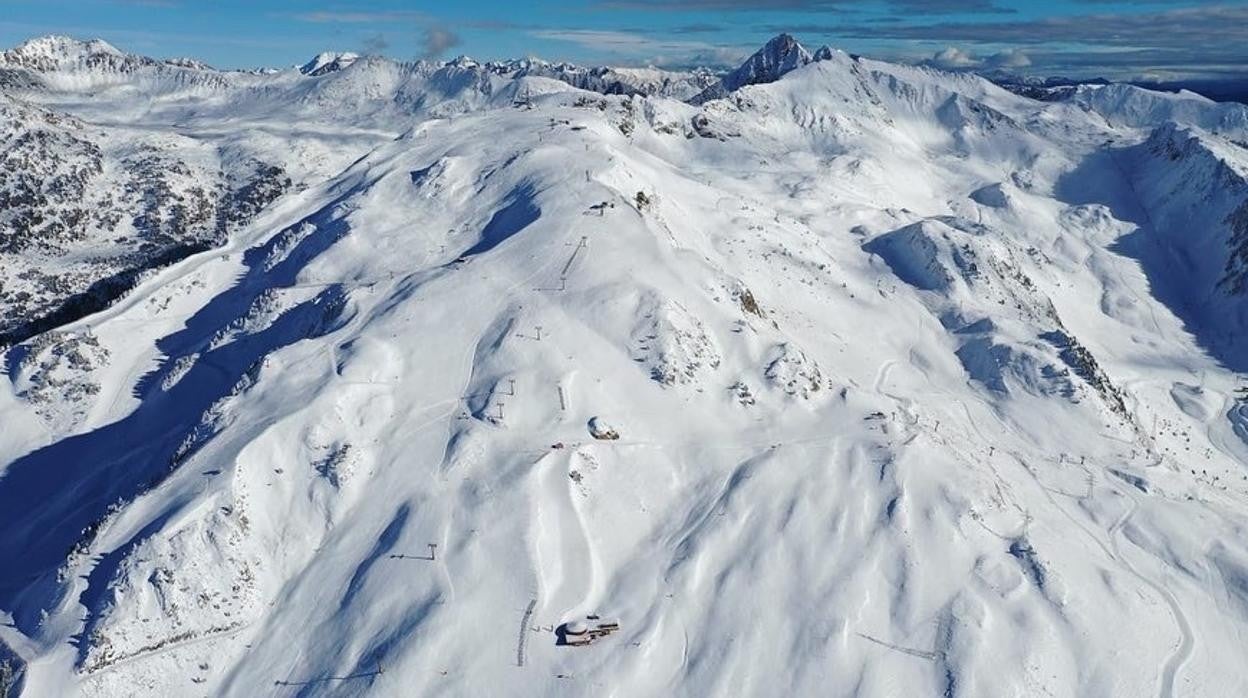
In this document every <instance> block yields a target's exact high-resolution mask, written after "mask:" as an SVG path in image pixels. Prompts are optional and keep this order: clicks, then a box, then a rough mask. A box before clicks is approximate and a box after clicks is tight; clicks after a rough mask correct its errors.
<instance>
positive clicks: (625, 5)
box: [598, 0, 1014, 14]
mask: <svg viewBox="0 0 1248 698" xmlns="http://www.w3.org/2000/svg"><path fill="white" fill-rule="evenodd" d="M598 4H599V5H600V6H602V7H606V8H615V9H629V10H639V9H641V10H668V11H675V12H696V11H718V12H752V11H787V12H812V13H814V12H818V13H828V12H855V11H858V10H860V9H862V2H861V1H860V0H599V2H598ZM883 4H885V5H887V6H891V7H892V8H894V9H897V10H902V11H907V12H922V13H926V14H952V13H964V14H999V13H1010V12H1014V10H1013V9H1011V8H1009V7H1004V6H1002V5H999V4H997V2H996V0H883Z"/></svg>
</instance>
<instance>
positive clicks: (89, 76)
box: [0, 37, 1248, 696]
mask: <svg viewBox="0 0 1248 698" xmlns="http://www.w3.org/2000/svg"><path fill="white" fill-rule="evenodd" d="M59 41H60V40H55V39H49V40H35V41H32V42H30V43H28V44H26V45H24V46H23V47H21V48H19V49H16V50H14V51H10V52H8V53H5V54H3V56H4V57H3V60H0V75H4V76H7V77H5V78H4V80H3V81H0V84H2V85H4V87H3V88H0V89H2V90H3V101H2V102H0V108H3V109H4V114H5V119H4V125H3V126H2V127H0V128H3V130H2V131H0V148H2V149H3V150H0V157H2V158H3V159H2V160H0V163H2V164H3V165H4V168H3V169H0V177H3V179H0V196H7V197H8V198H7V199H4V201H5V202H6V204H5V206H4V209H3V211H0V225H3V227H2V228H0V240H3V241H4V243H5V248H4V250H3V251H0V255H4V256H3V257H0V274H2V275H3V276H2V277H0V278H2V281H3V283H4V284H5V286H4V289H6V292H7V290H8V289H15V288H18V285H21V284H29V285H30V288H32V289H37V290H38V291H39V293H41V294H43V295H42V296H40V298H42V300H39V302H40V303H53V302H54V301H53V300H50V299H55V298H64V297H68V295H67V294H70V293H71V292H70V291H64V292H63V293H62V290H61V288H62V287H61V284H62V281H61V279H62V278H64V279H67V280H69V281H65V282H64V283H66V284H70V285H72V284H73V283H86V282H87V281H89V279H87V278H86V277H82V278H81V280H79V279H80V277H81V274H83V273H84V272H83V271H82V270H84V269H93V268H94V266H92V265H96V264H105V265H107V264H111V265H112V266H110V267H109V268H108V270H106V271H102V272H101V274H103V275H104V276H103V277H101V278H104V277H108V276H109V275H112V274H114V273H115V272H116V270H117V269H119V268H122V267H123V266H124V267H125V268H131V267H133V266H135V265H138V266H141V267H142V270H141V271H139V272H136V273H135V274H133V275H132V277H128V279H127V283H126V284H125V286H124V288H123V289H122V290H121V291H120V292H118V294H116V297H111V296H110V297H109V298H108V302H107V304H100V305H107V307H89V308H85V309H82V308H79V310H80V311H81V312H78V313H73V314H69V315H63V316H58V317H54V318H53V321H49V324H48V326H47V327H42V326H41V327H37V328H36V329H35V331H33V332H32V333H31V336H29V337H24V338H21V340H20V341H18V342H17V343H16V344H15V345H13V346H11V347H7V348H6V349H5V350H4V351H3V353H0V366H3V368H4V377H5V378H6V379H7V380H6V381H4V384H3V385H4V388H3V389H0V424H3V425H4V428H3V429H0V560H4V561H5V564H4V565H0V613H2V614H3V616H4V622H3V623H0V689H3V688H5V687H7V688H14V687H16V688H17V689H18V690H19V691H20V694H21V695H24V696H61V695H87V696H113V695H135V694H138V695H214V696H218V695H219V696H254V695H260V694H262V695H377V696H389V695H545V694H551V695H566V694H578V695H579V694H582V693H585V694H588V693H618V694H622V695H669V694H674V695H734V696H735V695H776V694H792V695H950V696H955V695H956V696H1000V695H1027V696H1030V695H1053V696H1065V695H1107V696H1136V695H1151V694H1160V695H1163V696H1207V695H1219V696H1221V695H1227V696H1231V695H1242V694H1245V693H1246V692H1248V667H1245V665H1244V663H1243V661H1242V656H1243V654H1244V651H1245V646H1244V639H1243V638H1244V637H1245V636H1248V584H1246V583H1245V580H1246V579H1248V542H1246V541H1248V536H1246V535H1245V532H1246V531H1248V465H1246V464H1248V393H1246V392H1245V391H1244V376H1243V371H1245V369H1246V367H1245V362H1244V360H1243V358H1242V357H1244V356H1248V351H1246V349H1248V347H1245V333H1244V330H1245V322H1246V320H1248V311H1246V310H1245V308H1246V307H1248V305H1246V304H1245V303H1246V301H1245V298H1248V281H1246V278H1248V277H1246V270H1248V214H1245V210H1248V150H1246V149H1245V145H1244V144H1245V143H1248V138H1245V133H1244V124H1245V123H1246V121H1245V112H1244V109H1243V108H1242V107H1235V106H1227V105H1217V104H1213V103H1210V102H1208V101H1207V100H1203V99H1201V98H1198V97H1195V96H1194V95H1190V94H1180V95H1165V94H1159V93H1153V92H1149V91H1146V90H1140V89H1138V88H1130V87H1123V86H1117V85H1108V86H1101V87H1093V86H1085V87H1080V88H1078V89H1077V90H1073V91H1072V92H1071V94H1069V95H1067V96H1066V97H1065V98H1063V99H1058V100H1055V101H1037V100H1033V99H1029V98H1027V97H1024V96H1019V95H1016V94H1013V93H1011V92H1009V91H1006V90H1004V89H1002V88H1000V87H998V86H996V85H993V84H992V83H990V82H988V81H986V80H984V79H982V78H979V77H975V76H973V75H967V74H951V73H944V72H940V71H937V70H933V69H929V68H920V67H907V66H900V65H893V64H889V63H884V62H879V61H873V60H870V59H866V58H859V57H854V56H849V55H847V54H844V53H842V52H839V51H834V50H830V49H829V50H820V51H819V52H817V53H816V54H813V55H812V54H810V53H808V52H807V51H806V50H805V49H804V48H802V47H801V46H800V45H799V44H797V43H796V41H794V40H792V39H791V38H790V37H778V38H777V39H775V40H773V41H772V42H770V43H769V44H768V46H767V47H765V48H764V49H763V50H762V51H760V53H759V54H756V56H755V57H752V58H751V59H750V60H749V61H747V63H746V64H745V65H743V66H742V68H741V69H740V70H738V71H736V72H734V73H732V74H731V76H729V77H731V80H729V79H728V77H725V78H723V79H720V80H719V81H718V82H714V83H713V84H712V82H710V80H709V79H708V77H707V75H706V74H704V73H688V74H680V73H664V72H662V71H629V70H624V69H610V68H578V67H575V66H567V65H559V64H548V63H544V62H540V61H536V60H522V61H511V62H506V63H501V62H500V63H479V62H477V61H473V60H471V59H468V58H459V59H456V60H453V61H449V62H446V63H410V64H408V63H396V62H393V61H389V60H385V59H381V58H376V57H359V58H356V59H354V60H348V61H343V60H342V57H341V56H322V57H321V58H323V59H324V60H321V59H318V60H317V61H313V63H312V64H310V65H313V66H317V67H315V68H313V69H311V70H302V69H299V68H291V69H288V70H284V71H277V72H273V73H266V72H260V71H257V72H254V73H253V72H229V71H215V70H212V69H211V68H208V67H207V66H202V65H200V64H197V63H194V62H188V61H179V62H177V63H170V62H163V61H154V60H150V59H141V58H133V57H126V55H125V54H122V53H121V52H119V51H117V50H116V49H111V48H105V47H104V46H100V45H97V44H95V43H94V42H88V43H86V44H79V43H74V44H68V45H64V46H60V47H59V48H58V45H59V44H58V42H59ZM36 49H38V50H36ZM14 56H19V57H14ZM84 56H85V57H84ZM756 59H757V60H756ZM334 63H342V65H338V67H337V68H336V69H332V70H322V68H325V67H327V66H329V65H331V64H334ZM304 67H305V68H306V67H307V66H304ZM732 76H736V77H732ZM713 88H719V90H720V91H719V92H718V93H717V95H718V96H716V97H715V98H709V96H708V95H706V93H705V92H706V90H708V89H713ZM264 173H270V174H271V175H272V176H271V177H270V176H266V175H265V174H264ZM286 180H289V184H286ZM256 182H268V183H269V184H267V185H255V183H256ZM253 185H255V186H254V187H253V189H252V190H251V191H253V192H254V193H255V196H253V197H249V198H248V197H244V200H245V201H247V202H249V203H247V204H246V205H242V206H241V208H239V209H237V210H239V211H241V213H239V214H238V215H234V214H231V213H229V212H230V211H235V210H236V209H235V208H232V207H234V206H236V205H238V204H237V195H238V192H241V191H245V190H247V188H248V187H249V186H253ZM197 189H198V190H201V191H202V194H203V195H202V197H199V196H198V195H196V194H194V193H193V192H194V191H195V190H197ZM192 214H193V215H192ZM223 217H224V219H225V220H226V222H225V224H221V223H220V222H219V221H221V220H222V218H223ZM175 222H177V223H179V224H180V225H179V226H174V225H173V224H174V223H175ZM150 240H156V241H157V246H156V248H148V247H146V246H145V244H146V243H147V242H148V241H150ZM184 242H186V243H194V244H197V245H202V246H203V247H206V248H209V249H204V250H203V251H196V249H198V248H193V249H187V250H185V254H179V255H174V256H172V257H168V258H161V257H160V256H159V252H158V250H159V249H168V248H167V247H166V248H162V247H160V245H177V244H181V243H184ZM136 255H137V256H136ZM145 255H146V256H145ZM100 260H105V261H104V262H101V261H100ZM30 269H36V270H37V271H36V272H34V273H33V275H32V273H31V272H29V271H28V270H30ZM12 270H16V271H12ZM22 288H26V287H25V286H22ZM20 293H21V292H20V291H18V292H17V295H20ZM29 293H31V294H32V297H33V293H34V292H33V291H29ZM57 294H62V295H60V296H58V295H57ZM17 295H13V294H10V295H6V296H4V302H5V303H7V304H9V305H7V306H5V307H6V310H5V312H6V313H11V314H12V315H13V316H17V317H18V319H19V321H20V322H19V323H15V324H24V323H25V324H28V323H29V322H30V321H32V320H35V319H37V318H36V317H35V315H37V313H38V311H36V310H32V309H31V308H33V307H35V306H34V305H32V303H34V302H35V301H32V300H31V298H28V297H21V298H18V297H17ZM19 303H24V304H25V305H18V304H19ZM40 307H43V306H40ZM48 307H51V306H48ZM79 315H81V317H79ZM5 317H8V316H7V315H6V316H5ZM53 325H54V326H53ZM608 621H616V622H618V628H617V626H614V625H611V624H610V623H609V622H608ZM582 628H589V630H586V633H589V632H597V631H598V629H601V631H602V632H604V633H606V634H605V636H604V637H600V638H598V639H596V641H594V642H592V643H590V644H589V645H588V646H577V645H576V644H575V643H576V642H578V641H579V638H584V637H585V636H586V635H585V634H578V633H579V632H580V630H581V629H582ZM568 641H571V642H572V644H566V643H567V642H568ZM0 692H2V691H0Z"/></svg>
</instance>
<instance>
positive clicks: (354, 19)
mask: <svg viewBox="0 0 1248 698" xmlns="http://www.w3.org/2000/svg"><path fill="white" fill-rule="evenodd" d="M294 18H295V19H297V20H299V21H300V22H313V23H316V24H384V23H388V22H424V21H428V20H429V15H427V14H425V13H423V12H417V11H415V10H387V11H383V12H350V11H348V12H340V11H336V10H313V11H310V12H299V13H296V14H295V15H294Z"/></svg>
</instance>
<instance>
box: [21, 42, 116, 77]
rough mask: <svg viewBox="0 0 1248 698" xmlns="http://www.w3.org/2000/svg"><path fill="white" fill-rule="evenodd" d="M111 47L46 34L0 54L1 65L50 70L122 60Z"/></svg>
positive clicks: (109, 45) (104, 44) (101, 43)
mask: <svg viewBox="0 0 1248 698" xmlns="http://www.w3.org/2000/svg"><path fill="white" fill-rule="evenodd" d="M124 55H125V54H123V53H122V52H121V51H119V50H118V49H117V48H116V47H114V46H113V45H112V44H110V43H108V42H107V41H104V40H103V39H88V40H85V41H84V40H81V39H75V38H73V37H70V36H64V35H60V34H49V35H47V36H40V37H36V38H34V39H29V40H27V41H24V42H22V43H21V44H19V45H18V46H16V47H15V48H12V49H9V50H8V51H4V52H3V53H0V63H8V64H13V65H18V66H22V67H26V68H32V69H35V70H52V69H56V68H60V67H64V66H67V65H73V64H77V63H82V62H84V61H87V60H89V59H92V58H97V57H110V58H117V57H121V56H124Z"/></svg>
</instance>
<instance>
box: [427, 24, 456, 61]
mask: <svg viewBox="0 0 1248 698" xmlns="http://www.w3.org/2000/svg"><path fill="white" fill-rule="evenodd" d="M459 44H460V39H459V35H458V34H456V33H455V32H453V31H451V30H449V29H447V28H445V27H426V28H425V31H424V34H423V35H422V36H421V48H422V50H423V53H422V54H421V58H425V59H427V60H432V59H434V58H438V57H440V56H441V55H442V54H444V53H446V52H447V51H448V50H450V49H452V48H454V47H456V46H458V45H459Z"/></svg>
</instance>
